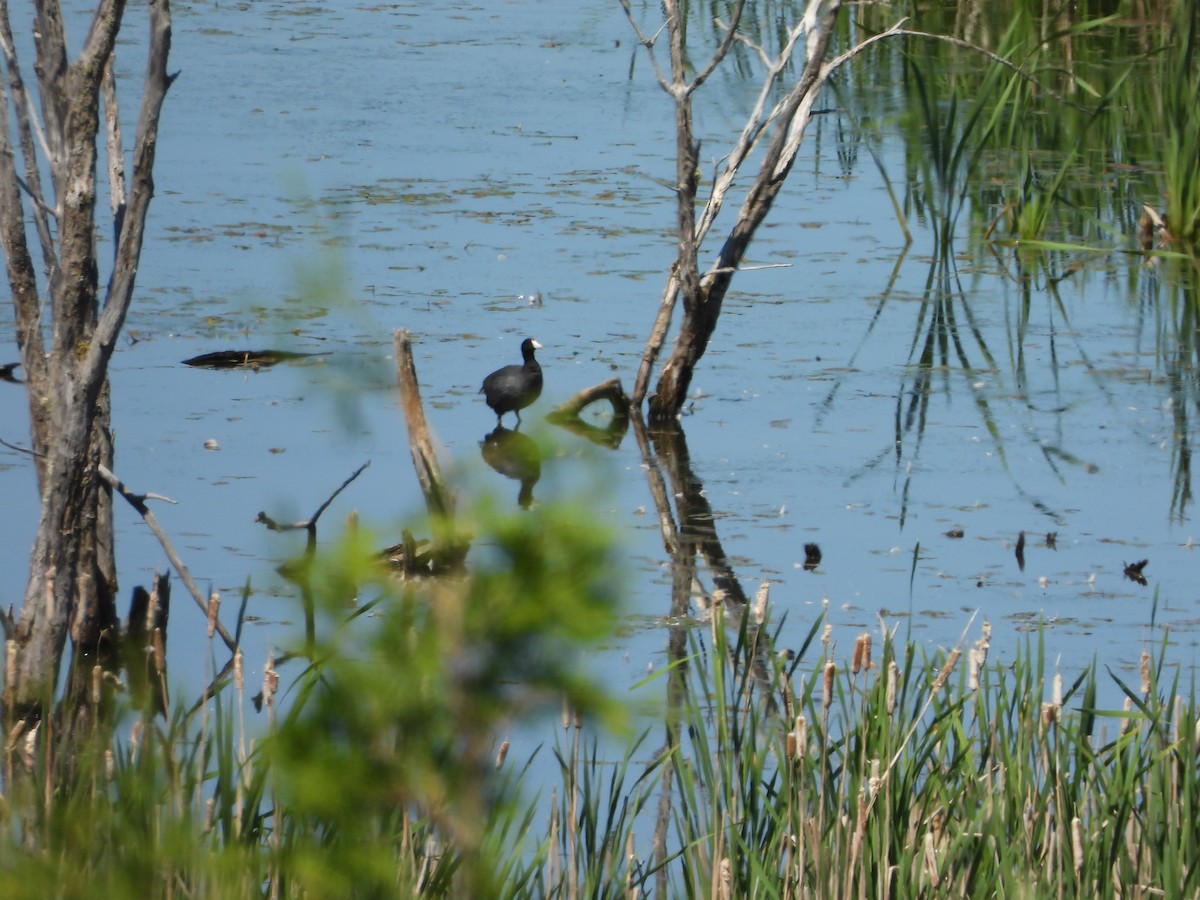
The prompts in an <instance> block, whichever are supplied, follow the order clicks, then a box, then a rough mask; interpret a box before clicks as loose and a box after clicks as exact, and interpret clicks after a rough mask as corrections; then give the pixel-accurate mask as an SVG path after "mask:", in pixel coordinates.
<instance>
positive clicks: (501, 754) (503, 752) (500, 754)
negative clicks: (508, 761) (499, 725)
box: [496, 738, 508, 771]
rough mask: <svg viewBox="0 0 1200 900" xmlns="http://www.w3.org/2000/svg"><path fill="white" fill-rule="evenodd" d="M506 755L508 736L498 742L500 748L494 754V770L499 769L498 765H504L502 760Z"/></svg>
mask: <svg viewBox="0 0 1200 900" xmlns="http://www.w3.org/2000/svg"><path fill="white" fill-rule="evenodd" d="M507 756H508V738H505V739H504V740H503V741H502V742H501V743H500V750H499V752H498V753H497V754H496V771H500V767H501V766H502V765H504V760H505V758H507Z"/></svg>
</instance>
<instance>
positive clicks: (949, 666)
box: [933, 647, 962, 694]
mask: <svg viewBox="0 0 1200 900" xmlns="http://www.w3.org/2000/svg"><path fill="white" fill-rule="evenodd" d="M960 656H962V651H961V650H959V649H958V648H957V647H955V648H954V649H953V650H951V651H950V656H949V657H948V658H947V659H946V664H945V665H944V666H942V671H941V672H939V673H938V677H937V679H936V680H935V681H934V682H933V693H935V694H936V693H937V692H938V691H940V690H941V689H942V685H944V684H945V683H946V679H947V678H949V677H950V673H951V672H953V671H954V666H955V665H956V664H957V663H958V658H959V657H960Z"/></svg>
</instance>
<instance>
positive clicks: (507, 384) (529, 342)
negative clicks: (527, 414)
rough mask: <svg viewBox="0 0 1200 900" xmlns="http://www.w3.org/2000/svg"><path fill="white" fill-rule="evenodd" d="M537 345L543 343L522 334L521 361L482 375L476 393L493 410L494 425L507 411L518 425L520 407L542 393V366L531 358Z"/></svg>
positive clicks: (539, 347)
mask: <svg viewBox="0 0 1200 900" xmlns="http://www.w3.org/2000/svg"><path fill="white" fill-rule="evenodd" d="M540 349H542V345H541V344H539V343H538V342H537V341H535V340H534V339H533V338H525V340H524V341H522V342H521V357H522V358H523V359H524V360H525V362H524V364H522V365H519V366H505V367H504V368H503V369H497V370H496V371H495V372H493V373H492V374H491V375H489V376H488V377H487V378H485V379H483V387H481V388H480V389H479V393H481V394H483V395H484V396H485V397H486V398H487V405H488V406H490V407H491V408H492V411H493V412H495V413H496V424H497V425H499V424H500V423H501V421H502V420H503V419H504V414H505V413H506V412H515V413H516V414H517V425H518V426H520V424H521V410H523V409H524V408H525V407H527V406H528V405H529V404H531V403H532V402H533V401H534V400H536V399H537V398H538V397H540V396H541V395H542V367H541V366H540V365H538V361H537V360H536V359H534V358H533V351H534V350H540Z"/></svg>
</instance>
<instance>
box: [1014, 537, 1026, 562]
mask: <svg viewBox="0 0 1200 900" xmlns="http://www.w3.org/2000/svg"><path fill="white" fill-rule="evenodd" d="M1016 556H1017V568H1019V569H1020V570H1021V571H1022V572H1024V571H1025V532H1023V531H1022V532H1021V533H1020V534H1019V535H1017V553H1016Z"/></svg>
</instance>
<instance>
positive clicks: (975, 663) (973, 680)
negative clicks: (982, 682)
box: [967, 647, 984, 691]
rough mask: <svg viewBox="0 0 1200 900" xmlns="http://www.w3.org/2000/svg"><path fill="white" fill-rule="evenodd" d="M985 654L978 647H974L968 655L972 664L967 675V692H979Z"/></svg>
mask: <svg viewBox="0 0 1200 900" xmlns="http://www.w3.org/2000/svg"><path fill="white" fill-rule="evenodd" d="M983 659H984V655H983V652H982V651H981V650H980V649H979V648H978V647H972V648H971V652H970V653H968V654H967V660H968V662H969V664H970V667H971V668H970V671H969V672H968V674H967V690H969V691H977V690H979V673H980V672H981V671H982V670H983Z"/></svg>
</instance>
